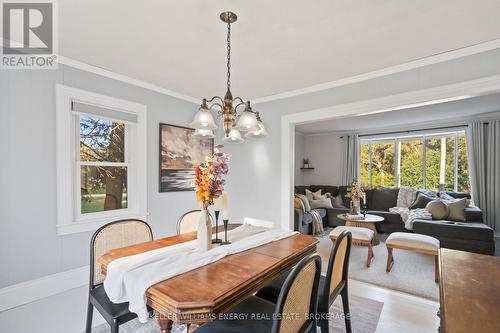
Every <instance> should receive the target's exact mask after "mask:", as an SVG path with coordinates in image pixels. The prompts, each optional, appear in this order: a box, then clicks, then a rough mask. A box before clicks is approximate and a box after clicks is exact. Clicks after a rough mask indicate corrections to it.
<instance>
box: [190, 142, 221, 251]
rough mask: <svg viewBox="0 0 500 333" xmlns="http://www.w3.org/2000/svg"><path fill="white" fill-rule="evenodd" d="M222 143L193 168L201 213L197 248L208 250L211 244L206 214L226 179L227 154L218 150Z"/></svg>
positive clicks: (210, 227) (208, 220) (209, 222)
mask: <svg viewBox="0 0 500 333" xmlns="http://www.w3.org/2000/svg"><path fill="white" fill-rule="evenodd" d="M219 148H222V145H217V146H216V147H215V149H214V154H213V155H212V156H207V157H206V158H205V161H204V162H203V163H201V164H200V165H199V166H197V167H196V168H195V176H196V178H195V190H196V199H197V200H198V201H200V203H201V207H202V210H201V215H200V220H199V222H198V233H197V238H198V250H199V251H200V252H205V251H208V250H209V249H210V247H211V245H212V222H211V220H210V218H209V216H208V208H209V206H210V205H212V204H213V203H214V199H215V198H218V197H220V196H221V195H222V191H224V185H225V184H226V181H225V179H224V177H225V176H226V175H227V173H228V171H229V166H228V162H229V155H227V154H224V153H222V152H220V150H219Z"/></svg>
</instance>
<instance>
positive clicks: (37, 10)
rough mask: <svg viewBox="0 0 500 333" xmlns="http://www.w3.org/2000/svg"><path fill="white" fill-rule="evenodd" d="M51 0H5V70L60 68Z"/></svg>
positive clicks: (2, 59)
mask: <svg viewBox="0 0 500 333" xmlns="http://www.w3.org/2000/svg"><path fill="white" fill-rule="evenodd" d="M54 7H55V6H54V4H53V3H52V2H50V1H41V2H14V1H2V36H3V40H2V42H3V46H2V58H1V66H0V67H1V68H2V69H30V68H33V69H34V68H36V69H40V68H57V61H56V59H57V58H56V55H55V53H56V52H55V51H56V48H55V46H56V38H55V24H54V23H55V17H56V16H55V15H54V14H55V13H54V12H55V10H54Z"/></svg>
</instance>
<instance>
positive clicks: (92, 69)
mask: <svg viewBox="0 0 500 333" xmlns="http://www.w3.org/2000/svg"><path fill="white" fill-rule="evenodd" d="M58 62H59V63H60V64H63V65H66V66H69V67H73V68H76V69H79V70H82V71H85V72H89V73H93V74H97V75H100V76H103V77H107V78H109V79H113V80H117V81H121V82H125V83H128V84H131V85H134V86H137V87H141V88H144V89H148V90H151V91H156V92H158V93H160V94H164V95H168V96H171V97H175V98H178V99H182V100H184V101H187V102H191V103H195V104H200V103H201V99H199V98H195V97H192V96H188V95H185V94H181V93H178V92H175V91H172V90H169V89H165V88H162V87H159V86H157V85H155V84H152V83H149V82H145V81H141V80H138V79H134V78H132V77H130V76H126V75H123V74H119V73H115V72H112V71H109V70H107V69H104V68H102V67H97V66H93V65H90V64H86V63H84V62H81V61H78V60H74V59H71V58H68V57H63V56H59V57H58Z"/></svg>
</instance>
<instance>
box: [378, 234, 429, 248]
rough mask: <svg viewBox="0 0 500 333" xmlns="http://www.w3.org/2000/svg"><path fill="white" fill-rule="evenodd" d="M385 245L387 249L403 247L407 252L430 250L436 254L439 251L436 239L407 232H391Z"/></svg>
mask: <svg viewBox="0 0 500 333" xmlns="http://www.w3.org/2000/svg"><path fill="white" fill-rule="evenodd" d="M385 245H386V246H387V247H396V248H397V247H403V248H405V249H408V250H411V249H415V250H430V251H435V252H436V253H437V251H438V250H439V240H437V239H436V238H434V237H431V236H426V235H420V234H412V233H407V232H393V233H392V234H390V235H389V237H387V240H386V241H385Z"/></svg>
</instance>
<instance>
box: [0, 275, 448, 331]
mask: <svg viewBox="0 0 500 333" xmlns="http://www.w3.org/2000/svg"><path fill="white" fill-rule="evenodd" d="M87 291H88V289H87V287H80V288H76V289H72V290H69V291H67V292H64V293H61V294H58V295H54V296H51V297H47V298H45V299H42V300H39V301H36V302H33V303H30V304H26V305H23V306H20V307H17V308H14V309H10V310H7V311H4V312H0V332H9V333H32V332H33V333H35V332H36V333H39V332H51V333H81V332H83V330H84V327H85V313H86V302H87ZM350 293H351V294H356V295H359V296H361V297H365V298H371V299H374V300H377V301H379V302H383V303H384V306H383V309H382V313H381V316H380V320H379V324H378V327H377V332H384V333H398V332H401V333H403V332H412V333H427V332H429V333H430V332H433V333H435V332H436V331H437V327H438V325H439V323H438V318H437V316H436V312H437V309H438V304H437V303H436V302H433V301H429V300H426V299H423V298H419V297H416V296H412V295H407V294H403V293H399V292H395V291H392V290H388V289H383V288H379V287H376V286H373V285H370V284H367V283H363V282H357V281H352V280H351V281H350ZM94 312H97V311H94ZM94 318H95V319H94V324H95V325H98V324H100V323H102V322H103V319H102V318H100V316H99V315H94Z"/></svg>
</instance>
